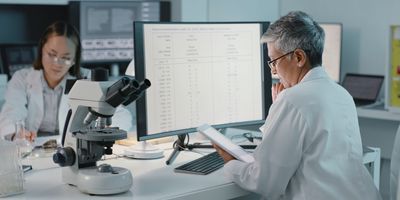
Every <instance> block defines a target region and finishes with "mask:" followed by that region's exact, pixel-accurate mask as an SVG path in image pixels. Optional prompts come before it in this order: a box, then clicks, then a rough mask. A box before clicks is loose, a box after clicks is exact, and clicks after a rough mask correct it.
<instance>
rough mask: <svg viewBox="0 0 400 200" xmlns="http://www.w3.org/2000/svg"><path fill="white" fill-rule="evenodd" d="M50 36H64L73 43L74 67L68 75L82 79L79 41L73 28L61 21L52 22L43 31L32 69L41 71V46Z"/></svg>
mask: <svg viewBox="0 0 400 200" xmlns="http://www.w3.org/2000/svg"><path fill="white" fill-rule="evenodd" d="M51 36H65V37H67V38H68V39H70V40H71V41H72V42H73V43H75V45H76V51H75V56H74V57H75V60H74V65H72V66H71V68H70V69H69V74H71V75H72V76H75V77H76V78H82V77H81V72H80V65H81V48H82V45H81V39H80V37H79V34H78V31H77V30H76V29H75V27H73V26H72V25H71V24H68V23H66V22H63V21H57V22H54V23H53V24H51V25H50V26H48V27H47V28H46V30H45V31H44V33H43V35H42V37H41V38H40V40H39V45H38V57H37V58H36V60H35V61H34V63H33V68H34V69H36V70H40V69H43V63H42V56H43V55H42V49H43V46H44V45H45V44H46V42H47V40H48V39H49V38H50V37H51Z"/></svg>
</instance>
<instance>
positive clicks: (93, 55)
mask: <svg viewBox="0 0 400 200" xmlns="http://www.w3.org/2000/svg"><path fill="white" fill-rule="evenodd" d="M168 3H169V2H160V1H146V2H144V1H108V2H106V1H82V2H75V3H74V4H77V5H74V4H72V5H71V7H72V8H75V7H77V8H75V10H78V11H79V16H80V18H79V20H78V22H76V23H77V24H79V26H78V27H79V30H80V36H81V39H82V61H83V62H93V61H113V62H114V61H130V60H132V59H133V37H132V32H133V30H132V22H133V21H163V20H169V7H168V5H169V4H168ZM166 5H167V6H166ZM72 10H73V9H72ZM72 21H73V20H72Z"/></svg>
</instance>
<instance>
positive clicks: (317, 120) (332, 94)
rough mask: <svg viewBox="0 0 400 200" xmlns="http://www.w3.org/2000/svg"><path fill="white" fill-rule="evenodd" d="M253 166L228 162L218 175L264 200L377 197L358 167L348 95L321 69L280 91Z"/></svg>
mask: <svg viewBox="0 0 400 200" xmlns="http://www.w3.org/2000/svg"><path fill="white" fill-rule="evenodd" d="M261 130H262V132H263V134H264V135H263V140H262V142H261V144H259V145H258V147H257V148H256V150H255V152H254V157H255V162H253V163H244V162H240V161H237V160H233V161H230V162H228V163H227V164H226V165H225V166H224V172H225V174H226V175H227V177H228V178H230V179H231V180H233V181H234V182H235V183H237V184H238V185H239V186H241V187H243V188H245V189H247V190H250V191H253V192H256V193H259V194H261V195H262V196H263V198H265V199H268V200H275V199H287V200H289V199H290V200H322V199H323V200H369V199H371V200H372V199H374V200H375V199H381V197H380V195H379V192H378V191H377V189H376V187H375V186H374V183H373V180H372V177H371V175H370V174H369V173H368V171H367V169H366V168H365V167H364V165H363V163H362V156H363V155H362V145H361V138H360V132H359V126H358V119H357V113H356V108H355V105H354V103H353V99H352V97H351V96H350V95H349V93H348V92H347V91H345V90H344V89H343V88H342V87H341V86H339V85H338V84H337V83H335V82H333V81H332V80H331V79H329V78H328V75H327V74H326V72H325V71H324V69H323V68H322V67H316V68H313V69H312V70H310V71H309V72H308V73H307V74H306V76H305V77H304V78H303V79H302V80H301V82H300V83H299V84H297V85H296V86H293V87H291V88H288V89H285V90H284V91H282V92H281V93H280V94H279V95H278V97H277V99H276V101H275V102H274V103H273V104H272V106H271V107H270V110H269V114H268V117H267V119H266V122H265V125H264V126H263V127H261Z"/></svg>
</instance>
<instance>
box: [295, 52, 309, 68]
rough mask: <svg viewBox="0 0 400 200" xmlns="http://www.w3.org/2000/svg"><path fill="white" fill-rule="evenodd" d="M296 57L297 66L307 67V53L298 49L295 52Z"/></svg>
mask: <svg viewBox="0 0 400 200" xmlns="http://www.w3.org/2000/svg"><path fill="white" fill-rule="evenodd" d="M294 56H295V59H296V61H297V66H298V67H302V66H304V65H305V63H306V61H307V55H306V52H304V51H303V50H302V49H296V50H295V51H294Z"/></svg>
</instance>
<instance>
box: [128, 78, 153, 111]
mask: <svg viewBox="0 0 400 200" xmlns="http://www.w3.org/2000/svg"><path fill="white" fill-rule="evenodd" d="M150 86H151V82H150V81H149V79H145V80H143V81H142V82H141V83H140V84H139V88H138V89H137V90H136V91H135V92H134V93H132V94H131V95H130V98H129V99H128V100H127V101H125V102H124V103H123V105H124V106H127V105H129V104H130V103H132V102H134V101H136V100H137V99H138V98H140V97H141V96H142V94H143V92H144V91H145V90H146V89H147V88H149V87H150Z"/></svg>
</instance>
